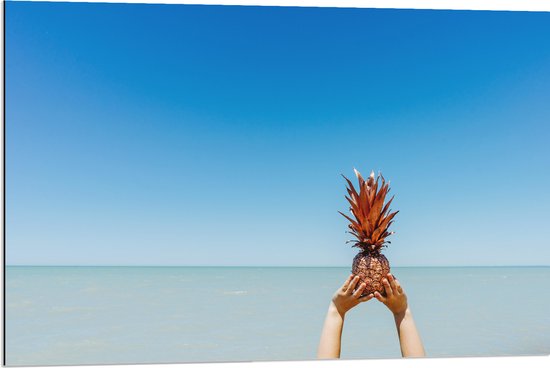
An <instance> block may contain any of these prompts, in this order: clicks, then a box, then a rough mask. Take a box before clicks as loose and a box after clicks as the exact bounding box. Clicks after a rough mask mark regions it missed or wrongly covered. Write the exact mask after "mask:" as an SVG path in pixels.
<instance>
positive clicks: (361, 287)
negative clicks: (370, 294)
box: [353, 282, 367, 299]
mask: <svg viewBox="0 0 550 368" xmlns="http://www.w3.org/2000/svg"><path fill="white" fill-rule="evenodd" d="M366 287H367V284H365V283H364V282H363V283H361V285H359V287H358V288H357V290H355V291H354V292H353V297H354V298H357V299H359V297H360V296H361V294H363V291H364V290H365V288H366Z"/></svg>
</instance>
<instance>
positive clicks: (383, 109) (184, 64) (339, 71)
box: [6, 2, 550, 266]
mask: <svg viewBox="0 0 550 368" xmlns="http://www.w3.org/2000/svg"><path fill="white" fill-rule="evenodd" d="M549 40H550V14H549V13H529V12H521V13H518V12H471V11H421V10H370V9H330V8H280V7H279V8H276V7H227V6H190V5H145V4H136V5H130V4H86V3H82V4H76V3H23V2H8V3H6V216H7V217H6V221H7V228H6V230H7V233H6V236H7V243H6V247H7V256H6V257H7V258H6V259H7V263H8V264H48V265H53V264H62V265H69V264H80V265H267V266H271V265H290V266H294V265H305V266H350V265H351V260H352V258H353V256H354V254H355V253H356V250H355V249H352V248H351V246H350V245H349V244H345V241H346V240H347V239H350V238H351V237H350V236H349V235H348V234H346V233H345V231H346V230H347V228H346V220H345V219H344V218H343V217H342V216H341V215H339V214H338V213H337V211H338V210H341V211H345V210H346V209H347V207H348V206H346V201H345V199H344V194H345V182H344V180H343V178H342V177H341V176H340V174H341V173H343V174H345V175H346V176H348V177H350V178H351V177H352V176H353V168H354V167H356V168H357V169H358V170H359V171H361V172H362V173H363V174H365V175H368V173H369V172H370V170H371V169H374V170H375V171H378V170H381V171H382V173H383V174H384V176H385V177H386V178H387V179H389V180H391V183H392V193H393V194H396V197H395V200H394V202H393V206H392V208H394V209H398V210H400V213H399V214H398V215H397V217H396V222H395V226H394V230H395V231H396V234H395V235H393V236H392V237H391V238H390V240H392V244H391V245H390V246H389V248H388V249H386V251H385V254H386V255H387V256H388V258H389V259H390V261H391V263H392V264H393V265H394V266H416V265H427V266H447V265H550V226H549V225H548V223H549V220H550V214H549V211H550V193H549V188H550V102H549V101H550V42H549Z"/></svg>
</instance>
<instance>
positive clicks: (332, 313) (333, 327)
mask: <svg viewBox="0 0 550 368" xmlns="http://www.w3.org/2000/svg"><path fill="white" fill-rule="evenodd" d="M343 328H344V314H343V313H341V312H339V311H338V309H337V308H336V307H335V306H334V303H330V306H329V308H328V312H327V316H326V318H325V324H324V325H323V331H322V332H321V341H320V342H319V348H318V350H317V358H318V359H338V358H340V345H341V340H342V330H343Z"/></svg>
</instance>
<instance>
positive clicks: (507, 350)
mask: <svg viewBox="0 0 550 368" xmlns="http://www.w3.org/2000/svg"><path fill="white" fill-rule="evenodd" d="M348 272H349V268H261V267H259V268H252V267H243V268H240V267H227V268H225V267H212V268H210V267H22V266H11V267H7V269H6V358H7V364H8V365H64V364H117V363H179V362H200V361H210V362H213V361H250V360H256V361H258V360H260V361H261V360H302V359H314V358H315V353H316V349H317V343H318V341H319V334H320V332H321V328H322V324H323V320H324V316H325V312H326V310H327V307H328V304H329V301H330V298H331V296H332V294H333V292H334V290H335V289H336V288H338V287H339V286H340V285H341V284H342V282H343V281H344V280H345V278H346V277H347V275H348ZM393 272H394V273H395V274H396V276H397V277H398V278H399V279H400V281H401V283H402V285H403V287H404V289H405V291H406V292H407V294H408V296H409V304H410V306H411V309H412V311H413V315H414V317H415V320H416V323H417V326H418V328H419V330H420V333H421V336H422V339H423V341H424V344H425V347H426V351H427V353H428V355H429V356H432V357H457V356H507V355H539V354H550V314H549V313H548V306H549V305H550V292H549V291H548V285H550V267H494V268H493V267H479V268H475V267H467V268H395V269H393ZM397 357H400V351H399V344H398V340H397V334H396V331H395V326H394V322H393V318H392V316H391V314H390V313H389V312H388V311H387V309H385V307H384V306H383V305H382V304H381V303H379V302H378V301H376V300H371V301H369V302H367V303H363V304H360V305H359V306H358V307H357V308H355V309H353V310H352V311H351V312H349V314H348V316H347V317H346V322H345V326H344V334H343V340H342V358H348V359H355V358H397Z"/></svg>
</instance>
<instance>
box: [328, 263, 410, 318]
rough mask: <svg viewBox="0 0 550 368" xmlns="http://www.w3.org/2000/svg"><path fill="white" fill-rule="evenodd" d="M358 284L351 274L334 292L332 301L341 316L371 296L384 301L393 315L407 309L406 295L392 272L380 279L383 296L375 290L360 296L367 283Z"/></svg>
mask: <svg viewBox="0 0 550 368" xmlns="http://www.w3.org/2000/svg"><path fill="white" fill-rule="evenodd" d="M358 284H359V277H358V276H354V275H353V274H351V275H350V276H349V277H348V278H347V280H346V282H344V284H343V285H342V286H341V287H340V288H339V289H338V290H337V291H336V293H334V295H333V297H332V303H333V304H334V306H335V307H336V310H338V313H339V314H340V315H341V316H344V315H345V314H346V312H347V311H349V310H350V309H351V308H353V307H355V306H356V305H358V304H359V303H362V302H366V301H369V300H371V299H372V298H376V299H378V300H379V301H380V302H382V303H384V304H385V305H386V307H388V309H389V310H390V311H391V312H392V313H393V314H394V315H399V314H402V313H405V311H406V310H407V306H408V305H407V295H405V292H404V291H403V288H402V287H401V285H400V284H399V281H397V279H396V278H395V277H394V276H393V275H392V274H390V273H388V275H387V277H386V278H384V279H382V285H383V286H384V290H385V292H386V295H385V296H383V295H382V294H380V293H379V292H378V291H375V292H374V294H369V295H363V296H362V294H363V291H364V290H365V288H366V286H367V285H366V284H365V283H364V282H363V283H361V284H359V286H357V285H358Z"/></svg>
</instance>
